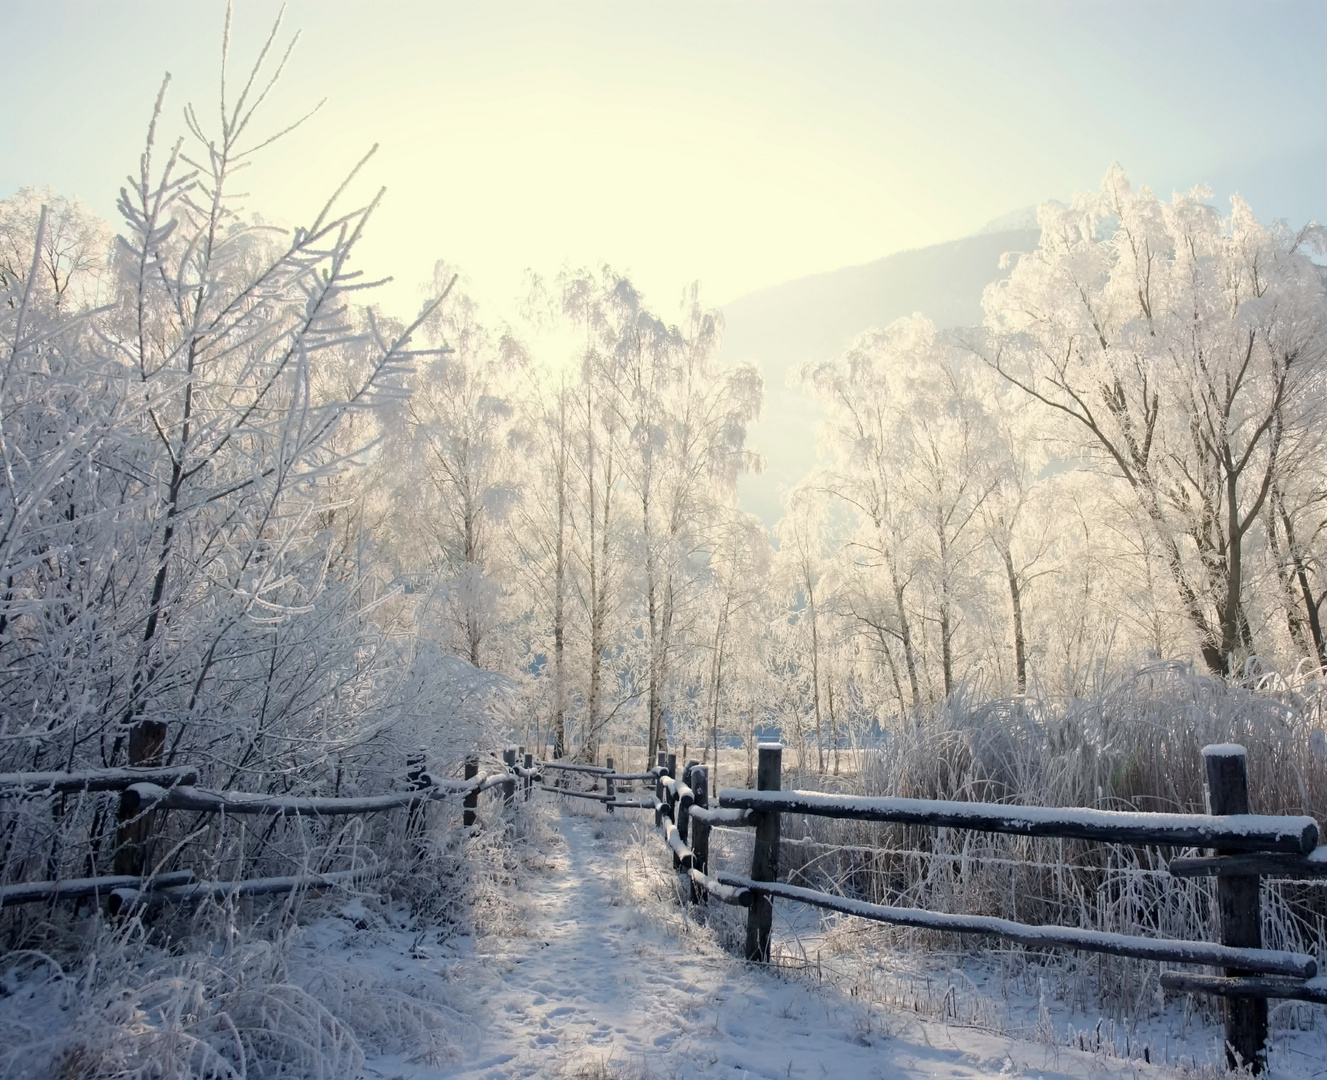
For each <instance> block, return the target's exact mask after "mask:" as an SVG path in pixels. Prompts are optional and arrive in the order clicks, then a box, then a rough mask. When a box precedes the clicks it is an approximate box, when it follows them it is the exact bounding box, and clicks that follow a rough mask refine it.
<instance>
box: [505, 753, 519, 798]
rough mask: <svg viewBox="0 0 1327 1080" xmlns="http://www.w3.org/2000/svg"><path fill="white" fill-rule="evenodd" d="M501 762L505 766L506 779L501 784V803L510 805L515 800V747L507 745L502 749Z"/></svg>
mask: <svg viewBox="0 0 1327 1080" xmlns="http://www.w3.org/2000/svg"><path fill="white" fill-rule="evenodd" d="M502 764H504V765H506V766H507V780H506V782H505V783H504V784H503V785H502V805H503V806H508V807H509V806H511V804H512V803H513V802H515V801H516V774H515V773H514V772H513V771H512V770H513V769H515V768H516V747H514V746H509V747H507V749H505V750H504V751H502Z"/></svg>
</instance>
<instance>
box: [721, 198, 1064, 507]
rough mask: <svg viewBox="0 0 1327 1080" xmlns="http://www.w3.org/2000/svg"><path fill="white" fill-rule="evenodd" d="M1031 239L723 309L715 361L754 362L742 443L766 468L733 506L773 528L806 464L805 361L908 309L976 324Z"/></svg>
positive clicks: (824, 279)
mask: <svg viewBox="0 0 1327 1080" xmlns="http://www.w3.org/2000/svg"><path fill="white" fill-rule="evenodd" d="M1016 220H1017V219H1016ZM1019 223H1021V221H1019ZM1038 238H1039V233H1038V232H1037V230H1036V229H1035V228H1014V229H1008V230H1000V231H983V232H981V233H978V234H976V235H974V236H968V237H964V238H963V239H962V240H954V241H951V242H949V243H945V244H935V245H932V246H931V247H926V248H920V249H918V250H915V251H903V252H899V253H898V254H895V255H890V256H887V257H886V258H883V259H878V260H876V261H875V262H871V263H867V264H865V265H863V266H848V267H844V268H843V269H841V270H832V271H829V272H828V273H824V274H815V275H812V276H810V277H804V278H799V279H797V280H796V281H789V282H787V283H785V284H783V285H776V286H774V287H773V288H770V289H764V290H762V291H761V292H758V293H753V294H751V295H750V296H745V297H742V298H741V299H740V300H735V301H733V302H732V303H731V304H729V305H728V306H727V307H725V308H724V312H723V313H724V320H725V324H726V329H725V334H724V346H723V356H724V359H725V360H729V361H735V360H753V361H755V362H756V363H757V364H758V365H759V366H760V369H761V371H763V372H764V375H765V409H764V412H763V414H762V416H761V419H760V421H759V423H757V424H755V425H753V427H752V429H751V433H750V438H751V443H752V445H753V446H754V447H755V448H756V449H758V450H759V451H760V452H761V453H762V454H764V455H765V459H766V468H765V472H764V473H763V474H762V475H760V476H747V477H743V478H742V481H741V485H740V493H741V497H740V505H741V506H742V508H743V509H744V510H749V511H750V512H752V513H754V514H757V515H759V516H760V517H761V518H762V519H763V520H764V521H765V523H766V524H773V523H774V521H775V520H777V519H778V517H779V516H780V513H781V507H780V499H781V495H782V492H783V491H785V490H786V489H787V488H789V487H791V486H792V485H793V484H795V483H797V481H798V480H800V479H801V478H802V477H803V476H805V475H806V473H807V471H808V470H809V469H810V468H811V466H812V465H814V463H815V440H816V432H815V428H816V422H817V421H818V419H819V409H818V408H817V407H816V405H815V403H814V402H812V401H811V400H810V399H809V398H807V397H806V396H805V395H804V394H802V393H801V391H799V390H797V389H794V388H791V387H789V386H788V376H789V373H790V372H792V371H794V370H795V369H796V368H797V367H798V365H800V364H801V363H803V362H805V361H812V362H815V361H820V360H830V359H833V358H834V357H836V356H838V355H840V354H841V353H842V352H843V351H844V350H845V349H847V347H848V346H849V345H851V344H852V341H853V339H854V338H856V336H857V335H858V334H860V333H861V332H862V331H864V330H869V329H870V328H872V327H875V326H885V325H887V324H889V323H890V322H893V321H894V320H895V319H897V318H900V317H901V316H904V315H911V314H912V313H913V312H921V313H922V314H923V315H925V316H927V317H928V318H929V319H930V320H931V321H932V322H934V323H935V324H936V325H937V326H939V327H954V326H974V325H976V324H977V323H979V322H980V321H981V318H982V311H981V294H982V290H983V289H984V288H985V287H986V286H987V285H988V284H990V283H991V282H993V281H996V280H997V279H999V278H1000V277H1001V276H1002V272H1001V270H1000V268H999V267H1000V256H1001V255H1003V254H1004V253H1005V252H1007V251H1030V250H1032V249H1033V248H1035V247H1036V246H1037V241H1038Z"/></svg>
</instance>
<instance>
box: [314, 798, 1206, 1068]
mask: <svg viewBox="0 0 1327 1080" xmlns="http://www.w3.org/2000/svg"><path fill="white" fill-rule="evenodd" d="M555 813H556V812H555ZM552 824H553V826H554V828H555V829H556V830H557V832H558V835H559V836H560V838H561V841H562V844H561V846H560V848H558V849H556V850H554V851H553V852H552V853H551V857H550V859H549V860H548V863H547V866H546V868H545V869H544V870H542V871H540V872H538V873H537V875H536V876H535V880H533V881H532V882H528V883H526V886H527V887H524V888H522V889H521V890H520V895H519V896H516V895H513V896H512V897H511V902H512V903H514V904H518V905H520V906H519V907H518V908H517V909H516V911H517V914H518V915H519V918H518V919H516V920H514V921H515V922H516V923H517V925H515V926H513V927H512V928H511V929H509V930H507V931H506V932H503V933H495V934H490V935H487V936H481V937H478V938H475V939H471V938H463V939H460V941H459V942H458V941H455V940H453V941H451V942H449V943H447V944H446V945H443V946H437V947H434V946H431V945H426V946H421V945H420V944H419V942H420V939H421V937H422V935H420V934H418V933H417V932H415V931H414V929H413V928H411V927H410V926H408V925H407V924H406V921H405V920H404V919H403V920H402V923H401V925H400V926H399V927H397V928H395V929H392V928H387V929H386V930H383V929H376V930H374V929H370V930H369V931H365V930H358V929H354V928H353V926H354V925H355V923H352V921H351V918H350V917H343V918H339V919H332V920H325V921H324V923H322V924H320V925H319V926H317V927H315V928H314V932H313V934H312V935H311V936H310V939H309V941H308V942H306V945H307V946H308V947H310V948H311V949H312V950H313V951H314V952H316V954H317V957H318V960H317V962H318V963H324V964H331V965H332V966H333V967H336V966H337V965H340V964H343V963H345V962H346V960H351V961H353V962H355V963H360V964H367V965H368V966H369V967H371V968H373V969H374V971H375V972H376V973H377V974H376V975H375V978H377V979H378V982H379V984H380V985H383V986H386V987H389V988H390V987H391V986H394V985H400V984H404V983H407V982H408V983H409V984H410V985H411V986H412V987H413V989H414V992H416V993H423V994H425V995H426V996H429V997H430V999H431V1000H433V1001H435V1002H437V1003H439V1004H438V1005H437V1006H436V1007H438V1008H442V1009H446V1010H452V1011H454V1012H455V1014H456V1015H455V1018H454V1020H453V1022H452V1023H451V1024H449V1025H447V1045H446V1046H444V1047H442V1048H441V1050H439V1051H438V1052H437V1053H435V1054H434V1058H435V1060H433V1061H432V1062H429V1061H420V1060H417V1058H418V1055H414V1054H411V1053H408V1052H391V1053H380V1054H377V1055H374V1054H372V1053H371V1054H370V1055H369V1056H368V1059H367V1061H366V1073H367V1075H369V1076H382V1077H391V1078H393V1080H396V1078H399V1080H443V1078H451V1077H458V1078H459V1077H468V1078H469V1077H473V1078H484V1080H514V1078H517V1077H605V1078H606V1077H622V1078H633V1080H635V1078H641V1080H644V1078H655V1077H660V1078H662V1077H686V1078H693V1077H694V1078H697V1080H756V1078H769V1080H774V1078H776V1077H777V1078H786V1077H791V1078H797V1077H803V1078H811V1077H816V1078H819V1077H824V1076H843V1077H861V1078H889V1080H923V1078H925V1080H932V1078H934V1077H946V1078H952V1080H977V1078H988V1077H991V1078H994V1077H999V1078H1001V1080H1004V1078H1010V1080H1012V1078H1016V1077H1023V1076H1026V1077H1029V1078H1033V1077H1035V1078H1037V1080H1059V1078H1065V1080H1068V1078H1074V1080H1088V1078H1093V1080H1107V1078H1113V1077H1117V1076H1118V1077H1124V1076H1128V1077H1130V1078H1131V1080H1148V1078H1153V1077H1158V1078H1159V1077H1163V1076H1164V1077H1171V1076H1174V1075H1175V1073H1174V1072H1172V1071H1171V1070H1169V1069H1166V1068H1163V1067H1160V1066H1157V1065H1149V1064H1145V1063H1144V1062H1142V1061H1139V1060H1136V1059H1135V1060H1128V1059H1125V1058H1121V1057H1114V1056H1110V1055H1109V1054H1107V1053H1105V1052H1101V1051H1098V1052H1096V1053H1091V1052H1086V1051H1081V1050H1077V1049H1071V1048H1067V1047H1064V1046H1060V1045H1051V1044H1049V1043H1037V1042H1032V1041H1027V1040H1025V1039H1020V1038H1016V1037H1013V1036H1009V1035H1003V1034H1000V1033H997V1032H993V1031H989V1030H979V1029H976V1028H973V1027H962V1026H957V1025H955V1024H951V1023H947V1022H943V1021H940V1020H932V1019H928V1018H925V1017H920V1016H917V1015H915V1014H913V1013H911V1012H908V1011H904V1010H901V1009H899V1010H895V1009H892V1008H886V1007H884V1006H882V1005H880V1004H879V1003H873V1002H870V1001H867V1000H863V999H862V998H859V997H856V996H854V995H853V994H852V993H850V992H848V991H847V990H846V989H840V988H838V987H836V986H833V985H830V984H827V983H824V982H818V981H816V980H815V979H814V978H812V977H809V976H808V975H806V974H804V973H803V974H798V973H796V972H789V971H786V970H784V971H780V970H772V969H765V968H758V967H754V966H752V965H749V964H747V963H745V962H743V961H741V960H739V959H737V958H735V957H734V956H733V955H731V954H729V953H727V952H725V951H723V950H722V949H721V948H720V947H719V945H718V944H717V942H716V939H715V935H714V933H713V932H712V931H711V930H709V929H707V928H705V927H703V926H699V925H697V924H696V922H695V921H694V920H693V919H691V918H690V917H688V916H687V915H686V914H685V913H684V912H683V910H682V909H681V908H680V907H679V906H678V904H677V903H676V897H675V890H676V888H677V886H676V882H677V877H676V875H674V874H673V873H672V872H671V871H670V870H669V869H668V862H669V857H668V852H667V849H666V848H665V847H664V845H663V844H662V843H661V842H660V839H659V836H658V834H657V832H655V831H654V830H653V829H651V828H649V826H648V825H646V824H645V823H640V824H636V825H633V824H631V823H627V822H623V821H620V820H613V819H606V818H603V817H600V816H598V815H597V811H594V810H590V811H588V812H587V813H586V814H584V815H582V814H578V813H576V812H574V811H569V810H563V811H562V813H561V816H560V817H554V819H553V822H552ZM713 906H714V907H716V908H719V910H721V911H723V912H734V913H735V914H736V916H737V917H738V918H741V917H743V912H742V911H741V909H728V908H722V907H720V906H719V905H713ZM343 914H344V913H343ZM351 914H352V916H353V915H354V913H353V912H352V913H351ZM356 922H362V920H356ZM343 958H344V959H343ZM1213 1046H1214V1047H1215V1043H1214V1044H1213ZM1212 1052H1213V1054H1215V1053H1216V1052H1217V1051H1216V1050H1215V1049H1213V1051H1212Z"/></svg>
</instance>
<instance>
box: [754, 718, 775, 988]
mask: <svg viewBox="0 0 1327 1080" xmlns="http://www.w3.org/2000/svg"><path fill="white" fill-rule="evenodd" d="M782 788H783V744H782V743H761V744H760V749H759V759H758V762H757V765H756V789H757V790H758V791H780V790H782ZM755 817H756V841H755V844H754V846H753V848H752V851H751V880H752V881H777V880H778V877H779V812H778V811H777V810H763V811H759V812H758V813H757V814H756V815H755ZM773 926H774V901H773V900H772V899H771V898H770V897H769V896H768V895H767V894H765V893H758V894H757V895H756V898H755V901H754V902H753V903H752V904H751V909H750V910H749V911H748V912H747V917H746V958H747V959H748V960H756V961H759V962H760V963H762V964H767V963H769V939H770V932H771V930H772V928H773Z"/></svg>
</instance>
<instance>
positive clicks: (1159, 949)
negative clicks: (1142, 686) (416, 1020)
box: [545, 744, 1327, 1072]
mask: <svg viewBox="0 0 1327 1080" xmlns="http://www.w3.org/2000/svg"><path fill="white" fill-rule="evenodd" d="M782 752H783V748H782V746H780V745H778V744H767V745H762V746H761V747H760V749H759V758H758V762H759V763H758V768H757V785H756V789H755V790H747V789H733V788H725V789H724V790H722V791H721V792H719V799H718V802H719V806H718V807H710V805H709V798H708V790H709V770H708V769H707V768H706V767H705V766H703V765H701V764H700V763H698V762H690V763H688V765H687V767H686V769H685V771H684V772H683V773H682V775H681V776H678V774H677V758H676V756H675V755H672V754H660V755H659V757H658V764H657V766H656V767H655V768H654V769H653V770H651V771H650V772H647V773H644V774H632V775H631V777H630V778H631V779H651V778H652V779H653V780H654V782H655V790H654V797H653V798H651V799H646V800H639V801H631V802H625V801H620V800H615V799H613V798H611V796H612V795H613V792H614V790H615V784H616V783H617V782H619V781H622V780H626V779H628V777H627V776H625V775H622V774H617V773H615V772H613V762H612V759H608V761H607V767H606V768H603V767H599V766H584V765H578V766H559V765H558V764H557V763H545V767H550V768H562V769H565V770H566V771H568V772H581V773H588V774H591V775H593V776H594V779H595V782H596V785H597V784H598V783H600V782H602V783H603V784H604V785H605V788H606V791H607V796H608V797H607V798H606V797H605V796H601V795H599V794H598V793H593V794H591V793H587V792H574V791H571V790H569V789H565V788H556V787H550V788H546V790H551V791H557V792H559V793H560V794H563V795H572V796H577V797H589V798H595V799H600V800H605V805H606V807H607V809H608V810H609V812H610V813H611V812H612V811H613V809H614V808H632V809H653V810H654V816H655V824H656V826H658V827H659V829H660V831H661V832H662V834H663V838H664V842H665V844H666V845H667V846H668V848H669V850H670V851H671V852H672V856H673V866H674V868H675V869H677V870H679V871H680V872H681V873H683V874H684V875H685V876H686V877H687V879H688V880H689V882H690V893H691V900H692V902H693V903H701V902H704V901H705V900H707V899H709V898H710V897H713V898H715V899H717V900H720V901H722V902H724V903H728V904H737V905H741V906H743V907H746V908H748V915H747V935H746V950H745V951H746V956H747V958H748V959H749V960H754V961H758V962H768V960H769V955H770V951H769V950H770V931H771V927H772V921H773V903H772V901H773V899H774V898H775V897H778V898H781V899H785V900H796V901H798V902H799V903H803V904H810V905H813V906H816V907H821V908H826V909H829V910H832V911H838V912H841V913H843V914H846V915H852V916H856V917H858V918H864V919H871V920H874V921H878V922H886V923H893V924H896V925H901V926H913V927H919V928H922V929H928V930H937V931H944V932H950V933H960V934H986V935H991V936H996V937H1001V938H1004V939H1006V940H1010V941H1015V942H1019V943H1021V944H1023V945H1025V946H1027V947H1029V948H1069V949H1075V950H1082V951H1086V952H1100V953H1110V954H1114V955H1117V956H1128V957H1136V958H1140V959H1146V960H1157V961H1164V962H1169V963H1176V964H1187V965H1201V966H1207V967H1215V968H1220V969H1222V971H1221V974H1216V975H1213V974H1198V973H1186V972H1176V971H1164V972H1162V974H1161V985H1162V986H1163V987H1165V988H1167V989H1171V990H1176V991H1180V992H1192V993H1206V994H1213V995H1216V996H1218V997H1221V998H1222V999H1223V1003H1224V1012H1225V1023H1226V1046H1227V1059H1228V1062H1229V1064H1230V1065H1231V1067H1232V1068H1234V1067H1237V1066H1238V1065H1239V1064H1240V1063H1243V1064H1245V1065H1249V1066H1251V1067H1252V1069H1253V1070H1254V1071H1255V1072H1259V1071H1262V1069H1263V1067H1264V1066H1265V1064H1266V1049H1265V1048H1266V1043H1267V1005H1266V1002H1267V999H1268V998H1298V999H1301V1000H1305V1001H1315V1002H1322V1003H1327V978H1316V977H1315V976H1316V975H1317V963H1316V961H1315V960H1314V958H1313V957H1311V956H1307V955H1305V954H1302V953H1294V952H1287V951H1283V950H1275V949H1264V948H1263V947H1262V913H1261V907H1260V903H1261V901H1260V889H1259V882H1260V878H1261V877H1280V878H1290V879H1309V878H1322V877H1327V847H1317V846H1316V845H1317V843H1318V836H1319V831H1318V823H1317V822H1316V821H1314V820H1313V819H1312V818H1310V817H1302V816H1288V815H1287V816H1272V815H1263V814H1253V813H1251V812H1250V809H1249V797H1248V777H1247V763H1246V759H1245V752H1244V749H1243V747H1239V746H1227V745H1222V746H1209V747H1206V748H1205V749H1204V750H1203V758H1204V766H1205V769H1206V778H1207V791H1208V798H1209V804H1210V807H1211V811H1212V812H1211V813H1210V814H1150V813H1139V812H1130V811H1117V810H1091V809H1078V808H1064V809H1059V808H1055V807H1040V806H1014V805H1008V804H1002V803H964V802H953V801H943V800H925V799H900V798H866V797H858V796H843V795H830V794H826V793H823V792H817V791H783V790H782ZM783 814H809V815H815V816H821V817H832V818H840V819H847V820H854V821H887V822H895V823H899V824H905V825H915V826H931V827H936V828H957V829H972V830H976V831H982V832H999V833H1012V834H1014V835H1021V836H1042V837H1058V838H1064V839H1077V840H1094V841H1098V842H1102V843H1114V844H1127V845H1135V846H1144V845H1147V846H1154V847H1171V848H1209V849H1213V850H1214V852H1215V853H1214V854H1212V855H1206V856H1204V855H1194V854H1182V855H1178V856H1176V857H1175V858H1173V859H1171V861H1170V863H1169V870H1170V872H1171V874H1173V875H1174V876H1176V877H1209V876H1210V877H1214V878H1216V907H1217V910H1218V912H1219V915H1220V919H1219V926H1220V938H1221V940H1220V941H1219V942H1207V941H1180V940H1168V939H1161V938H1149V937H1142V936H1136V935H1128V934H1112V933H1106V932H1103V931H1097V930H1083V929H1078V928H1073V927H1064V926H1036V925H1031V924H1028V923H1020V922H1016V921H1013V920H1010V919H1002V918H995V917H992V916H981V915H953V914H945V913H940V912H932V911H927V910H925V909H920V908H905V907H891V906H886V905H883V904H873V903H867V902H865V901H861V900H855V899H853V898H851V897H844V896H836V895H832V894H830V893H826V892H822V891H819V890H816V889H809V888H803V887H800V886H795V885H788V884H784V883H781V882H779V881H778V880H777V879H778V872H779V846H780V842H781V817H782V815H783ZM716 826H727V827H749V828H754V829H755V844H754V846H753V852H752V863H751V870H750V873H749V875H746V876H743V875H739V874H734V873H728V872H723V871H715V872H711V870H710V867H709V833H710V830H711V829H712V828H715V827H716Z"/></svg>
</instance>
